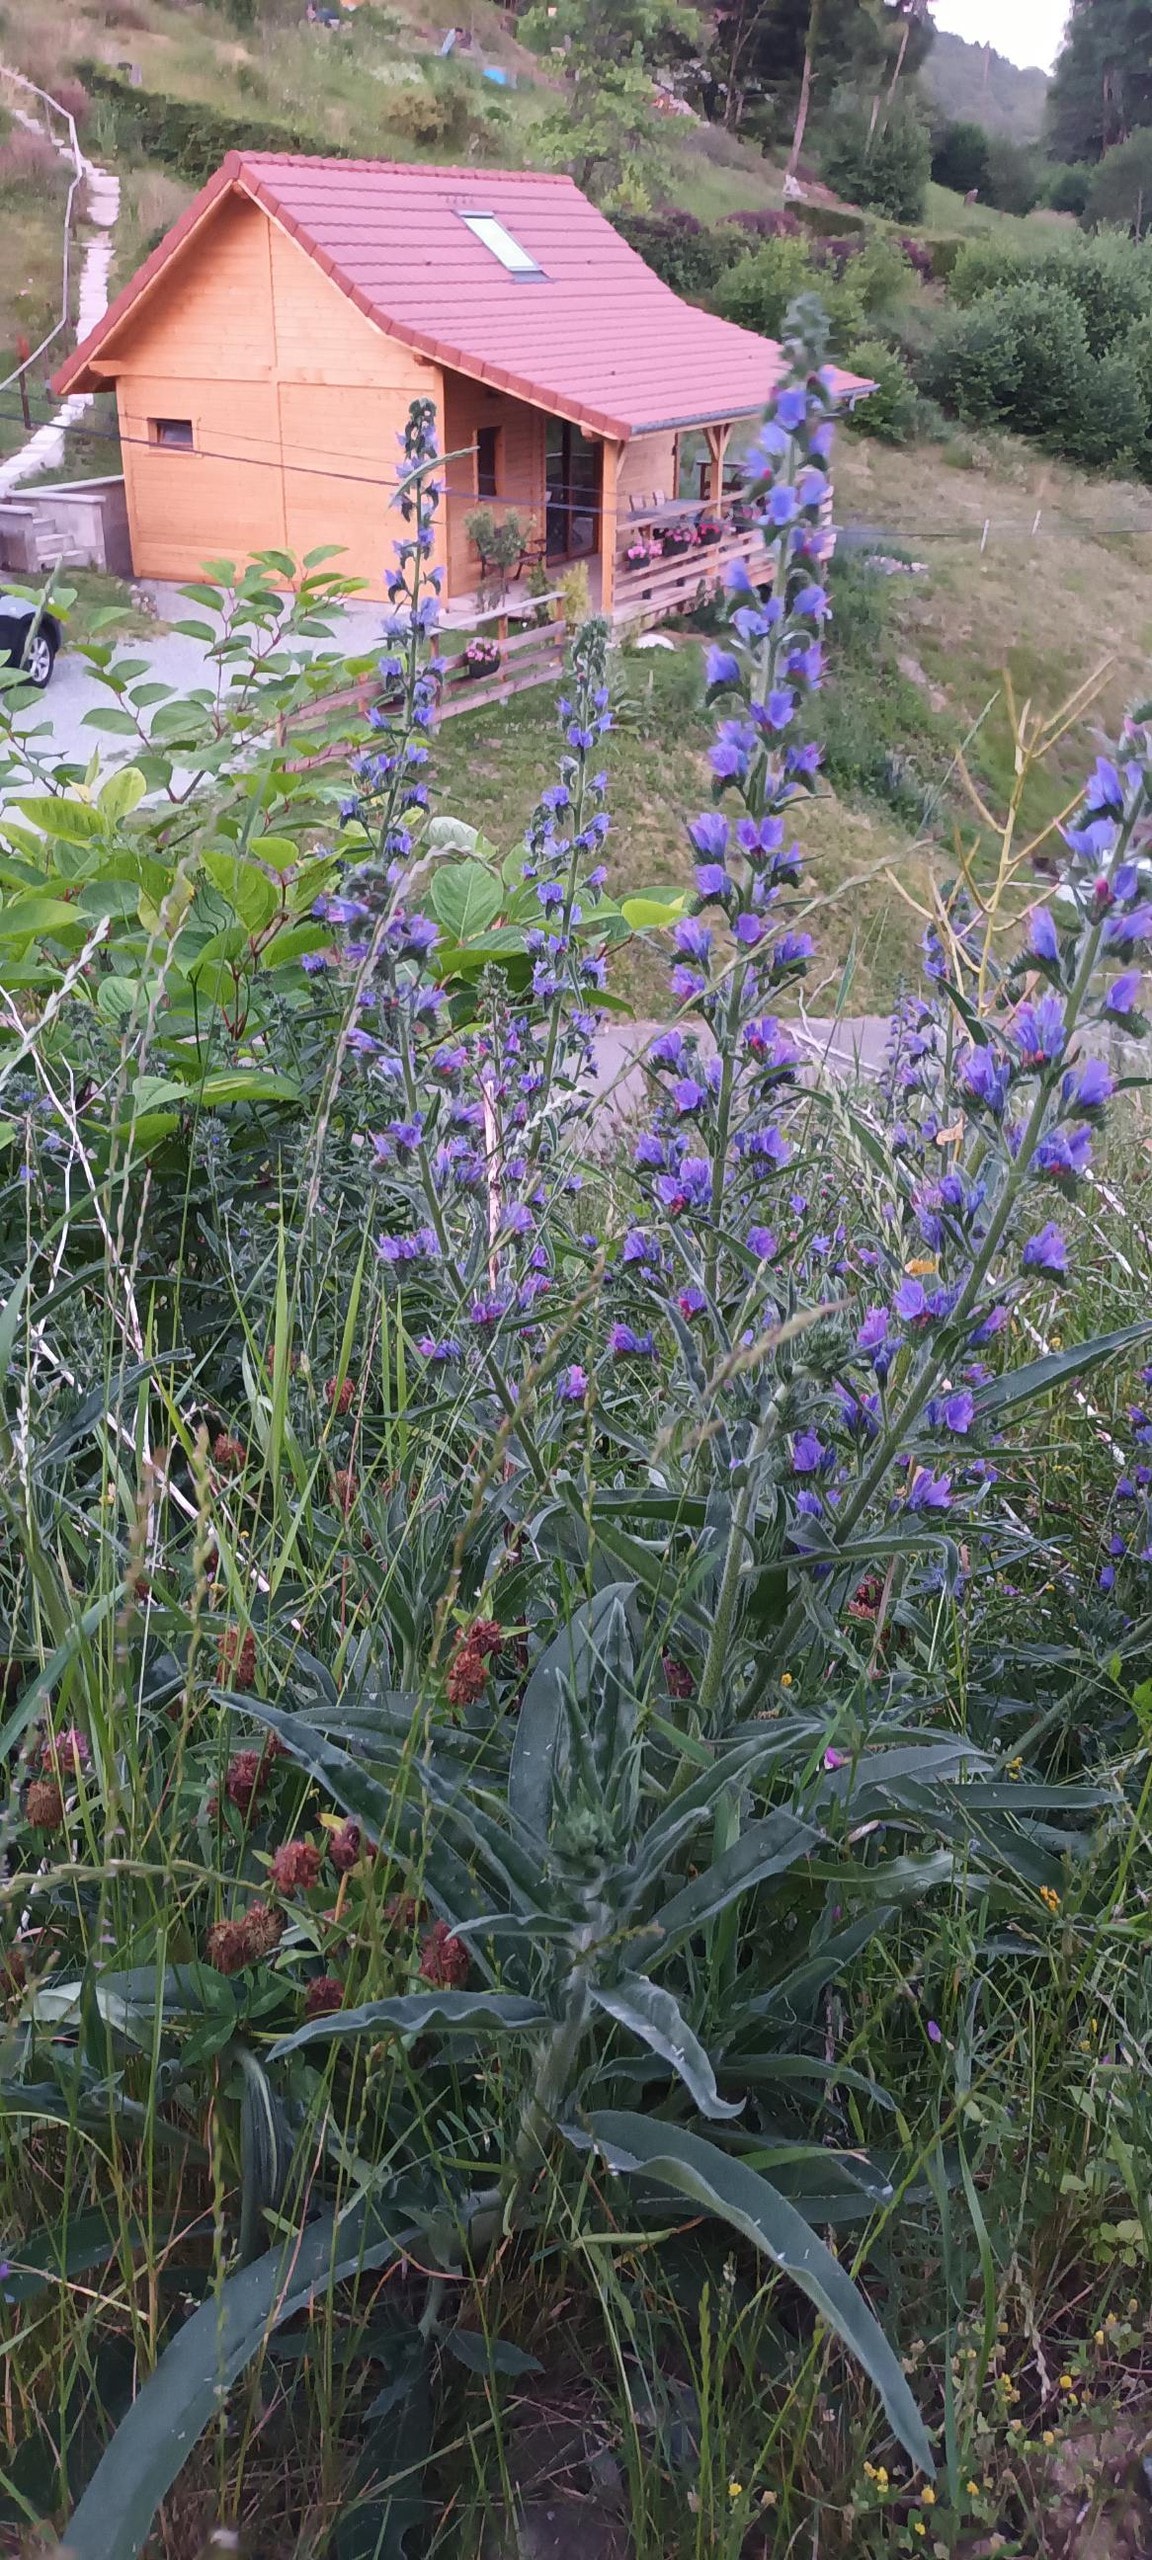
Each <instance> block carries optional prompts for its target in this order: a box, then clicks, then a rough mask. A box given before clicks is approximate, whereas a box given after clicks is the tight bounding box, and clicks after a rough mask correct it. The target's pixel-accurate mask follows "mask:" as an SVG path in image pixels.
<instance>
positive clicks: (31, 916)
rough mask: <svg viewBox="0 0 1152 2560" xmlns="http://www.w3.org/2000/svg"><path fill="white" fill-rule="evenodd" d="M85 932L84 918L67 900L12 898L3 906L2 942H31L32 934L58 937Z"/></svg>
mask: <svg viewBox="0 0 1152 2560" xmlns="http://www.w3.org/2000/svg"><path fill="white" fill-rule="evenodd" d="M78 929H79V931H80V932H83V930H84V918H83V916H80V915H77V912H76V909H75V907H73V906H70V905H69V904H68V901H67V899H65V898H13V899H12V900H11V901H10V903H9V904H8V905H7V906H3V907H0V942H28V941H30V940H31V938H32V935H33V934H35V935H36V936H37V937H39V936H40V935H41V934H51V935H53V936H56V935H58V934H61V933H75V932H76V931H77V930H78Z"/></svg>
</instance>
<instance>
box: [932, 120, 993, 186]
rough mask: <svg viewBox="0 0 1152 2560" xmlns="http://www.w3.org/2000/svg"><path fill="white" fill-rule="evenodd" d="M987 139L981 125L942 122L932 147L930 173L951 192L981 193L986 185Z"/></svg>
mask: <svg viewBox="0 0 1152 2560" xmlns="http://www.w3.org/2000/svg"><path fill="white" fill-rule="evenodd" d="M988 141H989V137H988V135H987V134H986V133H985V131H984V127H983V125H982V124H965V123H962V122H961V123H958V124H946V125H945V126H944V129H943V132H942V133H941V134H940V137H939V139H938V141H937V143H936V145H935V147H934V149H933V153H932V175H933V177H934V179H935V181H936V184H937V186H938V187H950V188H951V190H952V193H953V195H958V196H966V195H970V194H971V192H972V190H973V188H975V189H976V192H977V194H978V195H983V194H984V192H985V190H986V188H987V185H988Z"/></svg>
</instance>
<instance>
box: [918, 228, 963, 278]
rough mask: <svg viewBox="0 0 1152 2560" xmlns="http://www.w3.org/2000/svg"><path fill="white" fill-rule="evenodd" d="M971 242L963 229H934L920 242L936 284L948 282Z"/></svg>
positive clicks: (930, 273) (929, 271)
mask: <svg viewBox="0 0 1152 2560" xmlns="http://www.w3.org/2000/svg"><path fill="white" fill-rule="evenodd" d="M969 245H970V243H969V241H968V239H967V237H966V235H965V233H964V232H962V231H934V232H930V233H929V234H928V237H927V238H926V239H925V240H924V241H922V242H921V243H920V246H921V249H922V251H923V255H924V257H925V258H926V260H927V262H928V273H929V275H930V277H931V278H932V281H933V283H934V284H947V283H948V281H949V279H950V277H951V276H952V275H953V273H954V271H955V269H956V266H957V264H958V262H959V259H960V256H961V252H962V251H963V250H965V249H967V248H968V247H969Z"/></svg>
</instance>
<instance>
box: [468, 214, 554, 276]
mask: <svg viewBox="0 0 1152 2560" xmlns="http://www.w3.org/2000/svg"><path fill="white" fill-rule="evenodd" d="M460 220H461V222H463V223H465V224H466V225H467V228H468V230H469V231H470V232H471V234H472V237H473V239H474V240H479V242H480V244H481V246H482V248H485V249H490V250H491V252H492V255H493V257H494V258H499V260H500V264H501V266H502V267H507V270H508V273H509V275H510V276H538V275H542V274H543V272H544V270H543V268H542V267H541V265H540V263H539V261H538V259H536V258H534V257H532V256H531V254H530V252H529V251H528V250H527V249H522V248H521V246H520V243H519V241H518V240H514V239H513V237H512V234H511V232H510V231H506V230H505V228H504V225H503V223H502V222H498V221H497V219H496V216H495V214H494V213H462V214H461V216H460Z"/></svg>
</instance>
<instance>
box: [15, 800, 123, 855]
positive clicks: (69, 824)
mask: <svg viewBox="0 0 1152 2560" xmlns="http://www.w3.org/2000/svg"><path fill="white" fill-rule="evenodd" d="M16 806H17V808H18V809H19V810H21V811H22V812H23V815H24V816H25V817H26V818H31V819H32V821H33V824H34V825H35V826H37V827H39V828H40V829H41V831H42V833H43V834H44V835H46V836H62V837H63V839H64V842H65V843H66V844H88V843H89V842H90V841H91V839H92V837H93V836H98V835H100V834H101V833H102V827H101V820H100V813H99V811H98V810H96V809H94V808H93V807H92V806H91V804H90V802H89V801H87V800H66V799H64V798H60V799H57V798H55V796H49V795H47V794H46V795H45V797H44V798H43V799H42V800H18V801H17V803H16Z"/></svg>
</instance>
